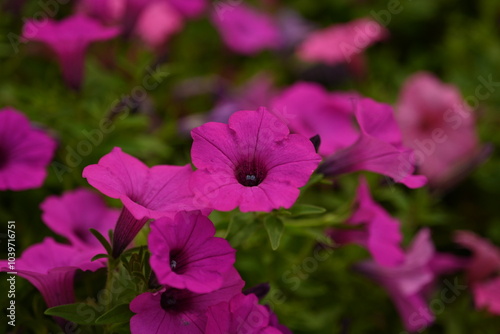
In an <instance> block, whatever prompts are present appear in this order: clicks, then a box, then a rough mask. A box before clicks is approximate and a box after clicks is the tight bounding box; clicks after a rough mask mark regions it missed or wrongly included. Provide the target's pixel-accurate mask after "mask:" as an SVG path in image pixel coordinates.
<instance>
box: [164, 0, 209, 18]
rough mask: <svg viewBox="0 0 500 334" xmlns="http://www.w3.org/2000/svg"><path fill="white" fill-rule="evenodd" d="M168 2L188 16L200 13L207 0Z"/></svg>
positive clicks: (175, 0)
mask: <svg viewBox="0 0 500 334" xmlns="http://www.w3.org/2000/svg"><path fill="white" fill-rule="evenodd" d="M168 3H169V4H170V5H172V6H173V7H174V8H175V9H176V10H177V11H178V12H179V13H181V14H182V15H183V16H185V17H188V18H193V17H196V16H199V15H201V14H202V13H203V11H205V9H206V8H207V7H208V1H207V0H168Z"/></svg>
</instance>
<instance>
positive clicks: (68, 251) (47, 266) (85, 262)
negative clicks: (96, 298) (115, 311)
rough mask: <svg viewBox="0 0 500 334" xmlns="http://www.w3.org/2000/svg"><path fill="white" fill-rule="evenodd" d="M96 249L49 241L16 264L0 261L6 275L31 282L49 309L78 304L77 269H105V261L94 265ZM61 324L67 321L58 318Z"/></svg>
mask: <svg viewBox="0 0 500 334" xmlns="http://www.w3.org/2000/svg"><path fill="white" fill-rule="evenodd" d="M94 255H96V253H95V252H94V250H92V249H89V250H82V249H79V248H76V247H73V246H70V245H64V244H60V243H57V242H56V241H54V239H52V238H49V237H47V238H45V239H44V240H43V241H42V242H41V243H39V244H35V245H32V246H30V247H29V248H27V249H26V250H25V251H24V252H23V253H22V255H21V257H20V258H19V259H17V260H16V261H15V263H14V264H10V263H8V262H7V261H6V260H2V261H0V267H1V270H2V271H5V272H15V273H16V274H17V275H18V276H20V277H22V278H25V279H27V280H28V281H29V282H30V283H31V284H33V285H34V286H35V287H36V288H37V289H38V290H39V291H40V293H41V294H42V296H43V298H44V300H45V302H46V304H47V307H54V306H58V305H65V304H72V303H74V302H75V293H74V287H73V284H74V277H75V273H76V271H77V270H90V271H95V270H97V269H99V268H102V267H104V263H103V262H102V260H97V261H93V262H91V261H90V260H91V258H92V257H93V256H94ZM56 320H57V321H58V322H59V324H61V325H64V323H65V322H66V321H65V320H63V319H61V318H56Z"/></svg>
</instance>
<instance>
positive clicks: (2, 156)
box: [0, 146, 9, 168]
mask: <svg viewBox="0 0 500 334" xmlns="http://www.w3.org/2000/svg"><path fill="white" fill-rule="evenodd" d="M8 160H9V153H8V151H7V150H6V149H5V148H3V147H2V146H0V168H2V167H4V166H5V165H7V162H8Z"/></svg>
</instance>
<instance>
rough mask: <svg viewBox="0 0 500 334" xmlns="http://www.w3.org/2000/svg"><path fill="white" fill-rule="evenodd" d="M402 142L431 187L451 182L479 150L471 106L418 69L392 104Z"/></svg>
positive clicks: (462, 172)
mask: <svg viewBox="0 0 500 334" xmlns="http://www.w3.org/2000/svg"><path fill="white" fill-rule="evenodd" d="M396 110H397V111H398V112H397V120H398V122H399V125H400V127H401V130H402V134H403V139H404V143H405V145H406V146H408V147H410V148H412V149H414V152H415V153H414V157H413V159H414V161H415V163H416V164H417V166H418V170H419V173H421V174H422V175H425V176H426V177H427V178H428V179H429V183H430V184H431V185H432V186H434V187H443V186H450V185H453V183H455V182H456V181H457V179H458V178H460V176H462V175H461V174H465V172H467V171H468V170H469V169H470V168H471V167H473V166H471V164H473V165H474V164H477V162H476V160H477V158H478V157H480V156H481V154H482V152H483V150H482V149H481V148H480V147H479V140H478V136H477V133H476V130H475V119H474V115H473V111H472V109H471V108H470V107H469V106H468V105H467V103H466V102H465V101H464V100H463V98H462V97H461V95H460V92H459V90H458V89H457V88H456V87H454V86H452V85H448V84H445V83H442V82H441V81H440V80H439V79H438V78H437V77H435V76H434V75H433V74H430V73H427V72H418V73H415V74H414V75H412V76H411V77H409V78H408V79H407V80H406V82H405V83H404V85H403V88H402V90H401V93H400V97H399V101H398V104H397V107H396Z"/></svg>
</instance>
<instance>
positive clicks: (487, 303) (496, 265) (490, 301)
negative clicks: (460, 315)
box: [455, 231, 500, 315]
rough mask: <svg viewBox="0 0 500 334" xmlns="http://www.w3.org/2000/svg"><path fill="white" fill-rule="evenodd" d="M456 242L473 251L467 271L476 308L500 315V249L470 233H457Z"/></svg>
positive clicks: (466, 267)
mask: <svg viewBox="0 0 500 334" xmlns="http://www.w3.org/2000/svg"><path fill="white" fill-rule="evenodd" d="M455 242H457V243H459V244H460V245H462V246H464V247H466V248H468V249H469V250H471V251H472V258H471V259H469V261H468V263H467V265H466V266H465V270H466V273H467V278H468V280H469V282H470V284H471V285H472V292H473V296H474V302H475V304H476V307H477V308H478V309H481V308H484V309H486V310H487V311H488V312H490V313H492V314H498V315H500V303H499V300H500V299H499V298H500V248H498V247H496V246H495V245H493V244H492V243H490V242H489V241H488V240H486V239H483V238H481V237H479V236H477V235H475V234H474V233H473V232H470V231H459V232H457V233H456V235H455Z"/></svg>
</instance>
